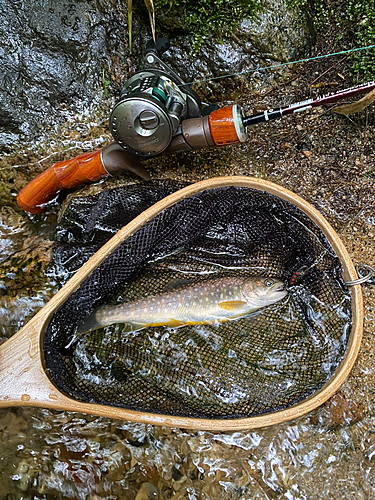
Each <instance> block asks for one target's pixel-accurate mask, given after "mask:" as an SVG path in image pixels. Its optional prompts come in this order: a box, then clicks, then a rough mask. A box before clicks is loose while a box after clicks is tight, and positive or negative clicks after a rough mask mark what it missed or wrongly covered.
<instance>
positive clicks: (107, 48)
mask: <svg viewBox="0 0 375 500" xmlns="http://www.w3.org/2000/svg"><path fill="white" fill-rule="evenodd" d="M117 4H118V5H117ZM120 7H121V2H117V1H115V0H111V1H110V2H106V3H105V5H104V2H101V1H100V0H97V1H95V0H86V1H78V2H72V1H69V0H65V1H64V0H63V1H60V0H48V1H44V0H32V1H26V0H12V1H6V0H0V26H1V31H0V64H1V68H2V71H1V74H0V144H3V145H4V144H7V143H8V144H9V143H11V142H12V141H15V140H16V139H18V138H26V139H30V138H35V137H36V136H38V135H39V134H40V133H42V132H43V129H44V128H45V127H48V125H49V124H53V123H57V122H59V121H62V120H65V119H66V118H67V115H68V114H69V109H68V110H65V109H64V107H65V106H68V107H71V110H70V111H71V112H72V113H73V112H77V111H80V112H82V111H85V108H86V107H88V106H89V105H90V103H92V102H93V101H94V100H95V99H97V98H98V96H100V91H102V89H101V74H102V70H103V68H104V66H108V65H110V64H111V61H110V57H111V56H114V55H115V52H116V51H115V49H114V45H116V39H117V43H118V44H120V43H119V42H118V40H121V38H120V37H119V36H118V37H117V33H118V32H119V31H120V32H121V31H124V29H125V28H124V26H123V25H122V22H123V19H124V15H121V12H119V8H120ZM122 39H123V37H122ZM124 43H126V40H125V41H124V42H123V44H124ZM120 45H121V44H120ZM112 49H114V50H112ZM123 52H125V48H124V50H123Z"/></svg>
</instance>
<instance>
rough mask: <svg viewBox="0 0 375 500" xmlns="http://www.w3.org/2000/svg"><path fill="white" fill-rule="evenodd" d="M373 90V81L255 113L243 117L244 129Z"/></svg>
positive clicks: (374, 84)
mask: <svg viewBox="0 0 375 500" xmlns="http://www.w3.org/2000/svg"><path fill="white" fill-rule="evenodd" d="M373 89H375V81H372V82H367V83H363V84H361V85H356V86H355V87H349V88H347V89H344V90H339V91H338V92H334V93H332V94H327V95H325V96H321V97H318V98H316V99H307V100H306V101H301V102H296V103H294V104H290V105H289V106H285V107H283V108H278V109H270V110H268V111H262V112H260V113H255V114H253V115H250V116H247V117H244V118H243V120H242V121H243V124H244V126H245V127H249V126H251V125H256V124H257V123H264V122H267V121H269V120H275V119H277V118H281V117H282V116H286V115H291V114H293V113H299V112H302V111H305V110H307V109H311V108H316V107H318V106H323V105H324V104H333V103H335V102H337V101H339V100H341V99H346V98H349V97H353V96H356V95H357V94H363V93H367V92H370V91H371V90H373Z"/></svg>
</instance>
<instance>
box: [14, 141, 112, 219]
mask: <svg viewBox="0 0 375 500" xmlns="http://www.w3.org/2000/svg"><path fill="white" fill-rule="evenodd" d="M107 175H108V173H107V171H106V170H105V169H104V167H103V164H102V161H101V149H99V150H98V151H94V152H90V153H83V154H81V155H79V156H77V157H76V158H73V159H72V160H68V161H59V162H57V163H55V164H54V165H52V167H50V168H49V169H48V170H46V171H44V172H42V173H41V174H39V175H38V176H37V177H35V179H33V180H32V181H31V182H29V184H27V185H26V186H25V187H24V188H23V189H22V190H21V191H20V192H19V193H18V195H17V203H18V205H19V206H20V207H21V208H23V209H24V210H26V211H27V212H30V213H32V214H40V213H41V212H43V210H44V205H45V204H46V203H47V202H48V201H50V200H52V199H53V198H54V197H55V195H56V193H57V192H58V191H60V190H61V189H69V188H74V187H76V186H79V185H80V184H83V183H85V182H90V181H91V182H94V181H97V180H99V179H101V178H102V177H106V176H107Z"/></svg>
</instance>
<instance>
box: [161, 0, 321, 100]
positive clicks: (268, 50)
mask: <svg viewBox="0 0 375 500" xmlns="http://www.w3.org/2000/svg"><path fill="white" fill-rule="evenodd" d="M263 7H264V11H263V12H260V13H258V14H257V19H255V20H250V19H244V20H243V21H242V22H241V23H240V24H239V26H238V27H237V28H236V29H235V30H234V32H233V33H232V35H231V36H230V38H228V39H225V40H223V41H220V42H219V41H218V40H215V39H212V40H210V41H207V42H205V43H204V44H203V45H202V46H201V48H200V50H199V51H198V53H197V54H195V56H194V57H193V58H192V57H191V55H190V52H191V46H192V45H191V37H188V36H185V37H181V36H179V37H175V35H174V34H173V32H172V33H171V41H172V47H171V49H170V51H169V54H170V55H169V56H168V55H167V56H166V58H167V59H168V63H169V64H170V65H171V66H173V67H174V69H175V71H177V72H178V73H179V74H181V75H184V77H185V79H186V80H187V81H193V80H203V79H209V78H212V77H215V78H217V77H219V76H221V75H225V74H234V73H239V72H243V71H245V72H248V73H246V74H245V75H242V76H238V77H231V78H230V79H225V80H221V79H220V80H217V81H209V82H204V83H203V84H199V85H198V86H197V89H196V90H198V91H199V93H200V95H202V97H204V98H205V99H207V100H209V101H220V100H224V99H236V98H237V97H238V96H239V95H240V94H241V92H244V91H245V88H244V85H245V86H246V85H247V84H250V87H253V88H254V87H257V86H262V84H263V82H264V79H265V78H268V79H270V78H271V79H272V78H273V76H272V73H270V72H267V74H266V73H265V72H259V71H256V72H254V71H253V70H255V69H256V68H261V67H264V66H270V65H273V64H277V63H282V62H287V61H291V60H294V59H296V58H297V57H298V56H300V55H302V54H305V53H306V52H307V51H308V50H309V47H310V46H311V44H313V43H314V33H313V31H312V30H311V28H310V25H309V23H308V21H307V20H305V21H303V22H302V21H301V17H300V13H299V12H296V11H294V10H292V9H290V8H288V7H287V6H286V4H285V2H284V1H283V0H266V1H264V2H263ZM173 16H174V19H175V22H176V24H177V26H180V28H181V29H184V24H183V20H181V13H179V12H177V11H176V12H175V11H173V10H172V11H169V12H167V14H166V15H165V16H163V15H162V14H161V13H159V17H158V21H159V23H160V24H161V25H162V26H163V27H164V28H165V29H166V30H167V31H169V32H170V31H171V29H172V17H173ZM267 75H268V76H267Z"/></svg>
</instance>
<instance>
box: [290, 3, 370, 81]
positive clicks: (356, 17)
mask: <svg viewBox="0 0 375 500" xmlns="http://www.w3.org/2000/svg"><path fill="white" fill-rule="evenodd" d="M288 4H289V5H290V6H291V7H294V8H298V9H300V10H301V11H302V12H304V13H307V14H308V15H309V17H310V18H311V19H312V20H313V21H314V25H315V28H316V29H317V30H318V31H319V30H323V29H325V28H326V26H327V25H328V24H329V23H330V22H332V21H333V23H334V24H336V25H337V26H338V27H339V28H340V34H339V35H338V36H337V40H336V41H337V44H338V43H340V44H344V46H343V47H342V48H343V50H347V49H354V48H359V47H367V46H369V45H375V4H374V2H373V1H369V0H338V1H336V2H328V1H326V0H288ZM342 40H343V41H342ZM349 61H350V62H351V64H352V74H353V75H354V76H360V77H361V78H363V79H371V80H373V79H374V78H375V49H368V50H364V51H358V52H355V53H353V54H351V55H350V56H349Z"/></svg>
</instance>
